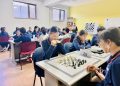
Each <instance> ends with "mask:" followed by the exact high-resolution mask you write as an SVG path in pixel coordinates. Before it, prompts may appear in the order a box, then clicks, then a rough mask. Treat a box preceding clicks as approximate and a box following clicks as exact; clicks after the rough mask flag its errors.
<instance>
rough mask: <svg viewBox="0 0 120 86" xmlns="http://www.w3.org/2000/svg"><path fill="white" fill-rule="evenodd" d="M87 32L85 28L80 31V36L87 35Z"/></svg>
mask: <svg viewBox="0 0 120 86" xmlns="http://www.w3.org/2000/svg"><path fill="white" fill-rule="evenodd" d="M86 34H87V32H86V31H85V30H81V31H80V32H79V35H80V36H82V35H86Z"/></svg>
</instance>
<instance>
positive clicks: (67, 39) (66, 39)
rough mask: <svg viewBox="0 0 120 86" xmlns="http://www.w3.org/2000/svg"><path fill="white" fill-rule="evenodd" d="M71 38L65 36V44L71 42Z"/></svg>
mask: <svg viewBox="0 0 120 86" xmlns="http://www.w3.org/2000/svg"><path fill="white" fill-rule="evenodd" d="M70 40H71V38H65V39H63V40H62V43H63V44H65V43H67V42H70Z"/></svg>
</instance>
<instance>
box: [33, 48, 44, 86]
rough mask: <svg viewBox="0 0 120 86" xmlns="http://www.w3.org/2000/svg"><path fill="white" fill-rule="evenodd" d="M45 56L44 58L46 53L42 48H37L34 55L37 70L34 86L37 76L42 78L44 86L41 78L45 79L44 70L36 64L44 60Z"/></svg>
mask: <svg viewBox="0 0 120 86" xmlns="http://www.w3.org/2000/svg"><path fill="white" fill-rule="evenodd" d="M43 56H44V51H43V49H42V47H39V48H37V49H36V50H35V52H34V53H33V56H32V60H33V65H34V70H35V76H34V82H33V86H35V81H36V75H37V76H38V77H40V82H41V86H43V83H42V78H41V77H44V70H43V69H41V68H40V67H38V66H37V65H36V62H39V61H42V60H44V58H43Z"/></svg>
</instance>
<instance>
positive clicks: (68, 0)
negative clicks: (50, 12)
mask: <svg viewBox="0 0 120 86" xmlns="http://www.w3.org/2000/svg"><path fill="white" fill-rule="evenodd" d="M40 1H41V2H43V4H44V5H45V6H54V5H64V6H77V5H80V4H87V3H93V2H95V1H98V0H40Z"/></svg>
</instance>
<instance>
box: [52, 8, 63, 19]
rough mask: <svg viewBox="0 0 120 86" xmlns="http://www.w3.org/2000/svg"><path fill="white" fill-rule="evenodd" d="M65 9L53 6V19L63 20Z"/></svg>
mask: <svg viewBox="0 0 120 86" xmlns="http://www.w3.org/2000/svg"><path fill="white" fill-rule="evenodd" d="M64 20H65V10H62V9H55V8H53V21H64Z"/></svg>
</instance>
